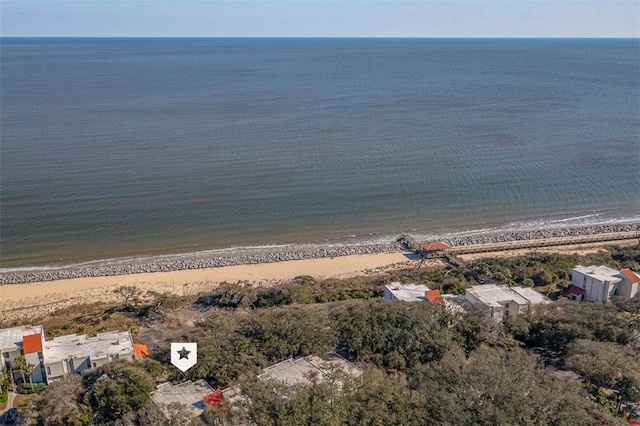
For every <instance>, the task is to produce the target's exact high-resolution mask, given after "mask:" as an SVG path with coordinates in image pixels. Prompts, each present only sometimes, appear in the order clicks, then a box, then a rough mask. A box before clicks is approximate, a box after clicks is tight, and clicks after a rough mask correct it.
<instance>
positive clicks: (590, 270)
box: [573, 265, 622, 282]
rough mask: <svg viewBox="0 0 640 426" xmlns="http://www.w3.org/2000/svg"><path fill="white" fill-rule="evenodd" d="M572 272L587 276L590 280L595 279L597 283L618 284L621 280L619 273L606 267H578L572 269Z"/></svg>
mask: <svg viewBox="0 0 640 426" xmlns="http://www.w3.org/2000/svg"><path fill="white" fill-rule="evenodd" d="M573 270H574V271H578V272H580V273H581V274H583V275H587V276H589V277H591V278H595V279H597V280H598V281H609V282H618V281H621V280H622V278H621V276H620V272H618V271H616V270H615V269H613V268H609V267H608V266H604V265H603V266H596V265H591V266H582V265H578V266H576V267H575V268H573Z"/></svg>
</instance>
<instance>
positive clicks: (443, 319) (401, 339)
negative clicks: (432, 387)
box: [333, 301, 453, 370]
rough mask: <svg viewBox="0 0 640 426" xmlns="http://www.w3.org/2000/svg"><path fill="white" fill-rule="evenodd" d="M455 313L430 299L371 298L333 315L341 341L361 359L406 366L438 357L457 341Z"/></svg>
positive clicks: (351, 354) (341, 343)
mask: <svg viewBox="0 0 640 426" xmlns="http://www.w3.org/2000/svg"><path fill="white" fill-rule="evenodd" d="M450 319H451V317H450V316H449V315H447V314H446V313H445V311H444V310H443V309H441V308H440V307H437V306H431V305H429V304H427V303H403V302H383V301H377V302H367V303H359V304H354V305H350V306H348V307H347V308H346V309H342V310H340V311H338V312H336V313H335V314H334V316H333V320H334V324H333V327H334V328H335V329H336V330H337V333H338V345H339V347H342V348H344V349H345V350H346V351H347V352H348V353H349V355H350V356H351V357H353V358H354V359H357V360H358V361H371V362H373V363H374V364H376V365H377V366H379V367H383V368H388V369H394V370H404V369H407V368H413V367H415V366H416V365H418V364H420V363H426V362H430V361H434V360H438V359H440V358H441V357H442V355H444V353H445V352H446V351H447V349H448V348H449V347H450V346H451V345H452V344H453V332H452V331H451V330H449V328H448V324H449V321H450Z"/></svg>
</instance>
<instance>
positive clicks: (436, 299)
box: [424, 290, 445, 306]
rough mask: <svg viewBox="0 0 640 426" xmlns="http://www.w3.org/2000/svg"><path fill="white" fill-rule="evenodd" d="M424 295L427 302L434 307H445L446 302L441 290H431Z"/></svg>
mask: <svg viewBox="0 0 640 426" xmlns="http://www.w3.org/2000/svg"><path fill="white" fill-rule="evenodd" d="M424 295H425V296H427V300H428V301H429V303H431V304H432V305H438V306H444V304H445V302H444V299H443V298H442V295H441V294H440V290H429V291H425V292H424Z"/></svg>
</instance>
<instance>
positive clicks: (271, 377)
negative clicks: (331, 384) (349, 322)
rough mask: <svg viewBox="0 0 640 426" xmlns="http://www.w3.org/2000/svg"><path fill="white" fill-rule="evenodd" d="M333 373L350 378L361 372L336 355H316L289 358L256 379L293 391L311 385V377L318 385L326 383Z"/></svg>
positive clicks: (266, 370) (358, 375)
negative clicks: (278, 384)
mask: <svg viewBox="0 0 640 426" xmlns="http://www.w3.org/2000/svg"><path fill="white" fill-rule="evenodd" d="M334 371H340V372H342V373H344V374H347V375H348V376H351V377H360V376H361V375H362V370H360V369H359V368H358V367H356V366H355V365H353V364H351V363H350V362H349V361H347V360H345V359H344V358H342V357H340V356H338V355H336V354H330V355H328V356H327V357H325V358H324V359H323V358H320V357H318V356H316V355H310V356H307V357H304V358H298V359H293V358H289V359H288V360H286V361H282V362H280V363H278V364H275V365H272V366H271V367H267V368H265V369H264V372H263V373H262V374H260V375H259V376H258V379H259V380H262V381H274V382H278V383H281V384H284V385H286V386H287V387H288V388H289V389H291V390H293V391H295V390H296V389H297V388H299V387H302V386H306V385H309V384H311V383H312V377H315V379H316V380H317V381H318V382H319V383H322V382H326V381H328V380H329V379H330V376H331V374H332V372H334Z"/></svg>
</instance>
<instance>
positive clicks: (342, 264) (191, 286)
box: [0, 252, 415, 322]
mask: <svg viewBox="0 0 640 426" xmlns="http://www.w3.org/2000/svg"><path fill="white" fill-rule="evenodd" d="M406 254H407V253H406V252H393V253H376V254H366V255H350V256H343V257H334V258H320V259H305V260H290V261H284V262H272V263H262V264H252V265H233V266H225V267H217V268H205V269H191V270H180V271H169V272H152V273H143V274H129V275H113V276H102V277H83V278H72V279H63V280H57V281H43V282H35V283H22V284H10V285H0V294H2V298H0V318H1V319H2V321H4V322H12V321H17V320H28V319H34V318H40V317H43V316H47V315H49V314H51V313H53V312H55V311H57V310H60V309H65V308H69V307H71V306H74V305H84V304H92V303H97V302H100V303H118V302H122V300H121V298H120V297H119V296H118V295H117V294H116V293H115V292H114V290H115V289H117V288H118V287H120V286H135V287H136V288H137V289H138V290H139V291H140V292H141V300H142V301H144V300H145V299H149V298H150V297H151V295H149V292H157V293H170V294H175V295H178V296H195V295H197V294H199V293H201V292H207V291H211V290H212V289H214V288H215V287H217V286H218V285H219V284H221V283H223V282H229V283H234V282H245V283H251V284H252V285H256V286H273V285H277V284H279V283H282V282H286V281H287V280H292V279H293V278H295V277H296V276H301V275H308V276H313V277H314V278H316V279H326V278H346V277H351V276H364V275H375V274H378V273H381V272H383V271H388V270H391V269H394V268H402V267H406V266H409V265H413V264H415V260H410V259H409V258H408V257H407V256H406ZM27 308H28V309H27ZM2 321H0V322H2Z"/></svg>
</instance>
